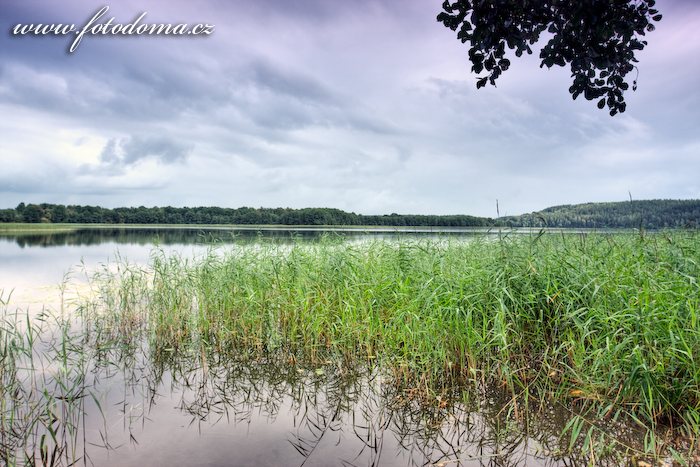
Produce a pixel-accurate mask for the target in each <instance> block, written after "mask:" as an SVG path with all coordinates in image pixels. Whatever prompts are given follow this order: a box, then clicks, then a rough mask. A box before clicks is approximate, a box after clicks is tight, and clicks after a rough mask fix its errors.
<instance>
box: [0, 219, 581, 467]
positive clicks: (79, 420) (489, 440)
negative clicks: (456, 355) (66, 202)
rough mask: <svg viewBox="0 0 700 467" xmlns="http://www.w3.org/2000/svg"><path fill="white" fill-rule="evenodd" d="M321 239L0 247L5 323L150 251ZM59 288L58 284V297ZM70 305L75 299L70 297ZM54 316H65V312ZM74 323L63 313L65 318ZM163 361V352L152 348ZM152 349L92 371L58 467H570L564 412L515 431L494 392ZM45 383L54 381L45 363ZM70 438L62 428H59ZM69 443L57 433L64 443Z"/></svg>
mask: <svg viewBox="0 0 700 467" xmlns="http://www.w3.org/2000/svg"><path fill="white" fill-rule="evenodd" d="M322 234H323V232H322V231H319V230H296V231H286V230H272V231H266V232H256V231H252V230H248V231H246V230H244V231H235V232H231V231H228V230H201V229H174V230H167V229H157V230H153V229H121V230H120V229H111V230H110V229H97V230H90V229H87V230H80V231H77V232H69V233H54V234H31V235H5V236H0V290H2V291H3V293H2V295H3V296H4V297H5V298H7V296H8V295H9V294H10V292H11V293H12V298H11V300H10V304H9V305H8V306H7V311H9V312H12V310H14V309H17V308H20V309H24V310H29V311H30V314H31V313H34V314H37V313H39V312H40V311H41V310H42V309H44V308H45V307H46V308H49V309H52V310H58V309H59V308H61V307H64V308H70V306H71V305H70V303H73V302H72V301H69V304H68V305H66V304H65V303H64V302H63V301H62V300H61V291H62V290H64V291H65V290H67V291H68V292H67V293H71V291H72V293H73V294H81V293H87V292H85V291H81V286H82V285H85V284H86V283H87V281H86V280H85V277H86V275H87V274H90V271H94V270H95V269H99V268H101V267H104V265H107V264H109V263H112V262H114V259H115V257H117V256H119V257H120V258H122V259H126V260H128V261H129V262H131V263H133V264H146V263H147V262H148V259H149V256H150V254H151V251H152V250H153V248H154V247H156V246H158V247H159V248H162V249H163V250H165V251H166V252H168V251H171V252H178V253H180V254H182V255H195V256H196V255H200V254H202V253H204V252H205V251H207V249H209V248H211V247H212V245H216V246H217V247H219V248H227V246H229V245H234V244H235V245H237V244H240V243H241V242H252V243H255V242H258V241H277V242H293V241H305V240H313V239H317V238H318V237H319V236H320V235H322ZM475 234H478V235H483V234H484V233H483V232H480V233H475V232H474V231H469V230H465V231H459V230H450V231H448V232H438V231H434V230H432V231H431V230H427V229H425V230H422V231H401V232H390V231H389V232H388V231H386V230H379V231H373V232H366V231H356V230H348V231H341V232H335V233H334V234H333V235H343V236H344V238H345V239H346V240H347V241H366V240H368V239H379V238H381V239H387V240H390V239H392V238H397V237H406V236H410V237H411V238H414V237H425V236H426V235H427V236H433V237H435V238H440V237H441V236H444V235H449V236H450V238H463V237H464V238H466V236H469V235H475ZM61 284H64V286H61ZM71 297H72V298H75V295H71ZM63 311H64V312H65V311H66V310H63ZM68 312H70V310H68ZM156 350H159V349H156ZM156 354H157V355H156V356H154V352H153V349H150V350H143V349H141V350H139V349H136V351H135V352H134V353H133V354H130V355H121V354H120V355H118V356H115V355H112V356H111V358H110V359H108V360H110V361H111V362H113V363H111V364H105V362H98V361H95V362H92V363H91V365H92V366H91V370H90V372H89V375H88V380H87V381H85V382H84V384H87V386H88V387H92V388H94V389H95V390H94V397H92V396H91V397H90V398H88V397H84V394H81V397H84V398H83V399H82V401H83V402H81V404H82V405H81V407H82V409H81V412H80V413H79V414H73V415H65V417H68V418H70V417H75V421H76V422H75V427H74V428H75V430H74V431H75V434H71V433H68V436H69V437H70V436H72V437H73V438H75V439H71V441H70V442H69V443H68V444H69V445H70V446H72V448H71V449H72V453H71V454H70V455H69V454H68V453H67V452H64V453H63V455H64V456H65V459H63V458H61V459H60V461H61V462H62V464H63V465H65V464H68V463H69V462H70V461H71V459H78V460H79V462H78V464H79V465H82V464H84V463H87V464H90V463H94V465H97V466H103V465H104V466H140V465H164V466H165V465H167V466H191V465H207V466H228V465H292V466H325V465H343V466H352V465H363V466H364V465H367V466H375V465H382V466H384V465H386V466H412V465H439V466H454V465H578V464H582V465H583V464H585V463H586V461H587V459H586V458H585V456H582V457H581V458H570V457H569V458H560V457H558V456H557V455H556V452H557V447H558V446H559V443H560V440H559V438H558V434H559V433H560V432H561V428H562V426H563V423H564V421H565V420H566V415H567V414H566V413H562V411H561V410H560V409H558V408H556V407H549V408H545V409H543V411H542V413H541V414H540V415H539V416H538V417H537V418H536V419H535V420H525V421H523V420H520V421H518V420H513V418H512V417H511V416H510V414H509V413H504V412H503V410H502V408H503V406H504V402H505V401H506V398H507V395H504V394H500V393H499V392H498V390H494V391H493V392H492V393H488V394H485V393H481V394H472V395H469V393H465V392H462V391H456V392H455V393H454V394H450V396H449V398H450V400H449V403H447V401H446V403H445V404H441V405H438V406H433V407H425V406H421V405H420V404H418V403H416V402H415V401H412V400H410V398H409V397H407V396H406V394H404V393H403V392H402V390H401V388H398V387H396V385H395V384H392V382H391V381H390V378H388V377H387V375H386V374H384V373H383V372H382V371H381V369H380V368H376V367H372V366H369V365H365V366H364V367H363V366H360V367H357V368H346V367H339V366H337V365H336V364H334V363H331V362H326V363H324V364H320V365H317V366H314V367H300V366H294V365H285V364H283V363H282V364H281V363H280V362H257V363H251V362H247V363H245V364H243V363H237V362H236V361H226V362H222V361H218V362H216V361H214V360H215V357H212V356H204V355H187V354H184V355H182V354H178V355H175V356H173V355H169V354H168V353H167V352H164V353H163V354H162V355H161V353H159V352H156ZM43 365H46V366H45V367H44V368H45V370H44V371H47V372H50V371H57V370H55V368H54V366H53V365H54V362H44V363H43ZM69 431H70V430H69ZM64 435H65V433H64Z"/></svg>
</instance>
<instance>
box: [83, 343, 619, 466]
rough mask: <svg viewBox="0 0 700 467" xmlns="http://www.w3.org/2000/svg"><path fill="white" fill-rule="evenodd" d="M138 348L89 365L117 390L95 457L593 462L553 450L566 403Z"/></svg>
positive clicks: (368, 369)
mask: <svg viewBox="0 0 700 467" xmlns="http://www.w3.org/2000/svg"><path fill="white" fill-rule="evenodd" d="M132 350H133V349H132ZM139 352H140V351H139V350H137V351H136V353H135V354H134V353H131V352H129V353H128V355H126V356H125V355H124V354H121V355H119V356H117V355H115V354H110V355H104V356H105V357H106V358H105V360H104V362H107V361H117V360H118V359H121V361H122V362H128V363H124V364H123V366H122V367H121V370H120V371H114V367H111V366H109V365H104V366H103V367H101V368H100V369H99V371H95V373H94V376H95V378H96V379H97V380H98V381H99V385H100V386H101V387H103V388H104V387H105V386H107V387H111V388H115V387H116V388H119V389H118V390H117V391H113V392H112V393H111V396H110V399H109V403H108V404H107V406H108V407H110V410H109V412H107V413H105V416H106V418H107V420H111V421H115V420H118V421H119V422H118V423H114V422H112V424H111V428H110V429H108V430H106V431H105V430H104V428H101V430H102V432H100V437H99V439H97V440H93V441H92V442H93V443H96V444H97V443H98V442H99V441H100V440H101V439H102V440H108V444H109V446H111V447H112V448H114V447H115V446H121V447H118V448H116V451H115V450H112V449H104V448H100V449H98V448H95V447H94V446H93V447H91V448H90V450H89V456H90V459H91V460H92V461H93V462H94V463H95V464H96V465H110V466H125V465H139V464H142V462H143V461H144V460H146V459H152V460H154V461H155V460H157V462H158V463H159V464H161V465H183V466H184V465H193V464H198V465H298V466H303V465H306V466H311V465H319V466H320V465H343V466H379V465H382V466H384V465H386V466H427V465H437V466H443V467H444V466H458V465H480V466H482V465H483V466H505V465H509V466H510V465H547V466H549V465H587V464H588V463H589V462H590V458H589V456H588V454H587V453H585V452H581V453H575V454H574V455H573V456H567V457H563V456H559V455H558V454H557V453H559V452H563V451H564V450H565V449H566V443H567V442H568V439H565V440H562V439H561V432H562V427H563V425H564V423H565V422H566V420H567V419H568V414H567V413H562V412H561V410H560V409H557V408H556V407H545V406H543V407H538V408H537V410H533V411H532V412H533V413H531V414H526V415H522V416H519V417H518V418H515V417H514V416H513V413H512V411H510V410H508V409H507V408H508V402H509V401H510V399H511V397H512V395H511V394H506V393H503V392H500V391H499V390H498V389H496V388H490V389H488V390H486V389H484V388H480V389H479V388H472V389H470V390H465V388H464V387H453V388H448V389H447V390H445V391H444V392H443V394H442V395H441V399H440V400H437V401H435V400H434V401H433V402H432V403H429V404H425V403H422V402H421V400H420V398H416V397H415V388H407V387H402V386H401V385H400V384H398V383H397V381H396V380H394V379H393V378H392V376H391V375H390V374H388V373H386V372H383V371H382V370H381V369H380V368H378V367H376V366H355V367H349V366H346V365H344V364H342V363H338V362H330V361H327V362H323V363H322V364H319V365H312V366H298V365H295V364H292V363H290V362H289V361H279V360H276V359H275V358H274V357H272V356H271V357H270V358H265V359H262V360H261V359H253V360H250V359H236V358H234V357H232V356H231V355H221V354H218V353H216V352H205V351H204V350H202V349H200V350H199V351H197V350H191V351H189V352H184V353H183V352H173V351H168V350H167V349H165V350H163V349H160V350H157V351H154V352H151V354H150V357H145V356H144V354H139ZM146 352H149V351H148V350H146ZM115 381H116V382H115ZM103 407H104V406H103ZM86 410H87V411H88V412H90V410H91V409H90V407H88V408H87V409H86ZM93 414H94V412H93ZM94 422H95V420H92V421H91V423H94ZM117 425H119V426H118V427H117V428H116V429H115V426H117ZM98 431H99V430H98ZM94 433H95V432H93V434H94ZM619 435H620V434H619V433H618V436H619ZM619 462H620V459H619V458H617V457H615V456H612V457H611V458H610V459H597V465H618V463H619Z"/></svg>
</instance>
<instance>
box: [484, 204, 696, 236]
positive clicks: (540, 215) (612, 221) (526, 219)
mask: <svg viewBox="0 0 700 467" xmlns="http://www.w3.org/2000/svg"><path fill="white" fill-rule="evenodd" d="M497 223H498V224H499V225H505V226H512V227H576V228H596V229H601V228H640V227H642V228H645V229H663V228H677V227H695V228H697V227H699V226H700V200H673V199H654V200H640V201H623V202H615V203H584V204H564V205H561V206H552V207H550V208H547V209H543V210H542V211H539V212H532V213H529V214H522V215H520V216H508V217H502V218H500V219H498V220H497Z"/></svg>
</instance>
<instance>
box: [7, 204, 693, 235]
mask: <svg viewBox="0 0 700 467" xmlns="http://www.w3.org/2000/svg"><path fill="white" fill-rule="evenodd" d="M3 223H4V225H3ZM13 223H14V224H13ZM16 223H25V224H23V225H22V226H21V228H22V229H25V230H26V229H27V227H26V226H27V225H28V224H40V223H53V224H61V225H66V226H68V225H73V224H82V225H85V226H95V225H100V224H106V225H115V224H118V225H125V224H140V225H162V226H166V225H169V226H172V225H248V226H265V225H267V226H270V225H279V226H282V225H294V226H330V225H336V226H341V225H342V226H357V227H359V226H364V227H373V226H391V227H402V226H413V227H423V226H434V227H494V226H501V227H505V226H507V227H572V228H595V229H602V228H634V229H638V228H640V227H643V228H646V229H663V228H672V227H697V226H698V225H700V200H649V201H631V202H627V201H626V202H616V203H586V204H576V205H565V206H555V207H551V208H547V209H544V210H543V211H540V212H534V213H531V214H523V215H520V216H508V217H502V218H500V219H491V218H487V217H475V216H468V215H451V216H437V215H435V216H433V215H410V214H390V215H381V216H368V215H363V214H355V213H352V212H351V213H348V212H345V211H341V210H339V209H330V208H306V209H290V208H274V209H272V208H258V209H254V208H248V207H242V208H238V209H228V208H217V207H196V208H174V207H170V206H168V207H160V208H159V207H153V208H146V207H143V206H141V207H138V208H115V209H107V208H102V207H99V206H63V205H60V204H45V203H44V204H27V205H25V204H24V203H20V204H19V205H18V206H17V207H16V208H15V209H0V231H2V230H7V229H10V230H12V229H13V228H14V229H15V230H16V229H17V228H20V226H19V225H17V224H16ZM6 226H8V227H6ZM13 226H14V227H13Z"/></svg>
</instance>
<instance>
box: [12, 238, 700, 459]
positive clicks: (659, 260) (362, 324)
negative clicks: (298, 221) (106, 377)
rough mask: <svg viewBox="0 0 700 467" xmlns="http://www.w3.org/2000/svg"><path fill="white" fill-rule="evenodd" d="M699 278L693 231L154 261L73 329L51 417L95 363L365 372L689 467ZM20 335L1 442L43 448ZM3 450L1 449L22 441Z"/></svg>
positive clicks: (97, 301)
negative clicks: (471, 397)
mask: <svg viewBox="0 0 700 467" xmlns="http://www.w3.org/2000/svg"><path fill="white" fill-rule="evenodd" d="M698 277H700V236H698V234H697V233H693V232H682V231H680V232H673V233H659V234H653V235H652V234H647V235H639V234H637V235H633V234H617V235H604V234H576V235H564V234H562V235H550V234H538V235H524V236H523V235H520V236H508V235H503V236H499V237H498V238H493V237H477V238H474V239H470V240H469V241H459V240H454V239H453V240H450V239H444V240H443V239H438V240H434V239H433V240H397V241H367V242H359V243H348V242H343V241H342V240H340V239H338V238H337V237H324V238H323V239H322V240H321V241H318V242H314V243H301V242H300V243H296V244H292V245H288V244H279V243H275V242H260V243H256V244H252V245H251V244H249V243H248V244H241V245H236V246H233V247H226V248H221V247H212V249H211V250H210V251H209V252H208V253H207V254H205V255H203V256H201V257H197V258H190V257H183V256H180V255H177V254H166V253H164V252H162V251H160V250H157V249H156V250H155V251H154V252H153V254H152V258H151V261H150V263H149V265H148V266H146V267H141V266H137V265H132V264H128V263H127V262H126V261H117V263H116V265H112V266H111V267H109V268H105V269H104V270H102V271H100V272H99V273H97V274H95V275H94V276H93V277H92V280H91V287H92V292H91V293H90V295H89V299H86V300H84V301H83V303H82V305H81V307H80V310H81V315H80V326H81V329H80V330H79V331H74V330H70V332H69V330H68V328H66V325H65V324H64V325H62V326H63V328H61V327H60V326H59V329H64V331H63V332H62V337H61V338H60V339H59V340H58V341H67V342H68V345H69V346H70V344H71V342H74V341H75V339H81V340H80V346H81V347H80V348H81V349H83V350H82V351H78V350H76V351H75V354H74V353H72V352H71V351H68V350H66V351H65V352H64V353H63V354H61V352H62V350H60V349H62V348H64V347H65V346H64V347H61V346H60V345H54V346H53V347H50V348H53V350H52V352H58V353H57V355H59V356H61V355H66V356H65V357H62V358H63V359H64V361H65V363H64V367H65V368H66V371H64V373H61V375H62V376H61V378H62V379H61V381H62V383H60V384H59V383H56V384H54V385H53V386H52V385H51V383H49V384H48V386H49V387H52V388H55V391H54V390H51V391H48V392H46V393H45V395H44V396H41V397H39V402H37V403H36V404H37V405H36V406H37V407H40V408H41V410H39V411H38V413H43V412H47V411H48V412H49V413H55V412H56V410H57V409H54V408H52V407H54V406H52V405H51V404H55V403H56V401H60V403H61V404H66V403H67V402H71V403H75V402H76V401H80V400H81V399H80V397H78V396H81V397H84V395H85V394H86V391H87V389H85V383H84V381H85V378H84V376H80V375H84V374H85V365H86V364H87V363H86V360H89V362H90V365H93V366H97V367H100V366H103V367H108V366H109V365H112V364H114V365H118V366H120V367H122V368H129V367H133V366H135V365H136V364H139V365H143V364H144V362H143V361H140V360H139V359H145V360H146V362H147V363H146V364H148V365H151V366H152V367H153V368H155V369H158V368H160V371H161V372H165V371H166V369H169V370H167V371H173V368H176V367H177V364H178V363H177V362H178V361H180V360H187V361H195V362H197V364H196V365H197V368H198V369H199V370H200V371H201V372H202V374H203V375H206V374H208V372H209V371H210V369H212V368H219V367H221V365H222V362H227V361H228V362H250V363H252V364H256V365H260V364H263V365H272V364H274V365H277V367H284V366H285V365H286V366H287V367H290V368H295V367H300V368H317V369H318V371H320V373H319V374H323V373H324V371H330V369H334V370H333V371H337V372H340V373H341V374H342V373H343V372H346V371H349V370H347V369H349V368H357V365H358V364H363V365H367V367H368V368H382V371H385V372H386V374H388V375H389V376H388V379H389V380H391V381H392V385H393V387H396V388H401V391H400V398H401V399H402V400H405V401H409V402H410V401H414V402H415V401H417V402H418V403H419V405H421V406H423V407H429V406H433V407H437V408H441V407H445V406H449V405H450V404H451V403H452V402H450V401H454V400H455V399H459V398H460V397H461V396H460V395H462V396H464V395H465V394H476V396H475V397H477V398H479V397H482V398H483V397H486V396H485V394H486V393H485V392H484V391H486V389H485V388H491V389H490V391H494V390H495V391H497V392H499V393H500V394H506V395H507V397H505V398H503V397H501V398H500V399H502V400H504V402H503V404H502V407H501V408H500V409H499V414H500V415H503V416H505V417H506V418H507V419H509V420H514V421H517V422H518V423H519V424H525V425H526V427H527V423H528V422H527V420H528V419H529V415H528V414H533V413H538V412H542V411H544V410H548V409H547V407H552V406H557V407H559V409H561V410H564V411H565V412H566V413H568V416H567V418H566V420H564V421H562V422H561V424H560V429H559V431H560V433H559V440H558V444H557V446H558V448H557V449H558V450H557V451H556V452H554V454H556V455H561V454H562V453H565V452H583V453H585V457H586V459H587V462H588V463H590V464H596V463H598V462H599V461H600V459H601V456H606V455H608V454H609V453H610V452H611V451H614V450H620V449H621V450H624V451H625V452H627V453H628V454H629V453H634V452H636V453H637V454H638V455H641V456H650V457H652V458H658V457H659V456H671V455H673V456H676V457H677V458H679V459H681V460H685V461H686V462H687V461H689V460H691V459H694V457H693V456H694V455H695V453H696V448H697V447H696V443H697V440H698V435H699V434H700V365H698V361H697V359H698V356H699V353H698V352H699V351H700V335H699V331H700V327H699V325H698V321H697V320H698V314H699V313H700V286H699V285H698ZM30 325H31V323H30ZM69 328H70V326H69ZM16 329H17V326H16V323H14V324H12V323H10V324H7V325H4V327H3V328H2V329H1V330H0V331H1V332H2V342H3V344H2V345H3V347H2V352H3V353H2V354H1V355H2V358H3V360H2V368H3V369H2V371H3V373H2V378H3V383H5V382H6V381H7V383H6V385H5V384H4V385H3V388H4V389H3V391H4V392H3V394H2V396H3V404H4V405H3V407H2V409H3V415H2V416H3V419H2V423H3V433H14V432H17V433H25V432H29V433H33V432H32V430H31V429H29V430H28V431H27V429H25V428H22V427H19V428H12V429H8V431H6V427H13V423H15V420H17V419H18V418H20V419H23V420H24V419H27V416H20V417H17V416H16V413H17V410H19V409H18V408H17V407H25V406H26V407H33V406H32V405H31V404H29V405H27V404H26V403H25V402H21V403H20V402H19V401H18V399H17V397H18V396H16V395H15V392H14V391H16V390H17V389H16V388H27V387H28V389H20V394H25V393H27V391H29V392H28V393H29V394H30V395H32V397H38V396H36V395H35V394H34V393H32V392H31V387H32V386H33V385H32V384H28V383H27V381H26V380H22V377H21V376H19V375H20V374H22V372H21V371H20V370H18V369H17V362H19V361H26V360H27V359H29V361H31V355H32V352H31V351H29V350H27V349H31V348H32V347H33V346H34V345H33V344H32V343H31V342H29V341H28V339H30V340H31V338H28V337H26V336H24V335H19V334H18V333H17V331H16ZM71 329H72V328H71ZM31 335H32V334H31V333H30V336H31ZM85 349H91V350H90V351H89V352H88V357H85V356H83V357H79V355H81V353H82V354H85V352H87V350H85ZM115 362H118V363H115ZM168 362H169V363H168ZM13 365H14V366H13ZM69 368H77V370H76V371H75V372H74V373H71V371H70V370H69ZM324 368H326V370H324ZM30 373H31V372H30ZM38 386H39V387H46V386H47V383H46V382H43V383H42V384H40V385H38ZM205 386H206V385H205ZM88 387H89V386H88ZM80 388H82V389H80ZM22 391H25V392H24V393H22ZM56 391H57V392H56ZM56 393H57V394H61V396H60V397H56ZM66 394H68V396H66ZM479 394H481V396H479ZM23 397H24V396H23ZM95 400H96V401H97V399H95ZM8 404H10V406H8ZM12 404H14V408H12V407H11V405H12ZM195 405H196V404H195ZM8 407H9V408H8ZM46 407H49V408H48V409H45V408H46ZM72 407H73V406H68V407H67V408H66V409H65V410H66V412H67V413H69V414H71V413H77V412H72V410H73V408H72ZM200 408H201V407H200ZM13 410H14V412H13ZM22 410H23V409H22ZM62 410H63V409H62ZM6 414H9V415H6ZM13 417H14V418H13ZM30 420H31V417H30ZM567 420H568V421H567ZM33 423H35V425H37V426H39V425H42V424H43V426H45V427H46V426H51V418H50V416H49V418H46V419H41V420H39V421H37V422H33ZM611 427H618V428H617V429H613V428H611ZM620 427H623V428H625V427H627V428H630V430H632V431H630V433H633V434H631V435H629V436H627V438H625V437H624V436H620V432H621V428H620ZM635 430H640V431H635ZM35 432H36V431H35ZM628 434H629V433H628ZM3 436H5V434H3ZM630 437H632V438H634V437H638V438H639V439H641V441H640V442H639V443H636V444H634V443H632V441H630V440H629V439H628V438H630ZM2 443H3V449H4V450H5V451H3V452H6V451H7V452H9V451H8V449H10V448H12V446H14V444H12V443H16V444H17V443H19V444H21V443H20V442H19V441H17V442H15V441H6V440H5V439H4V438H3V440H2ZM19 444H17V445H19ZM39 444H40V443H37V445H39ZM59 444H60V443H59ZM632 444H634V445H632ZM5 446H9V447H8V448H6V447H5ZM300 448H301V449H302V450H303V449H305V448H304V447H303V446H300ZM61 449H62V450H60V452H59V453H58V454H59V455H61V454H63V455H65V452H64V451H66V450H67V449H68V447H65V448H64V447H61Z"/></svg>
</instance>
